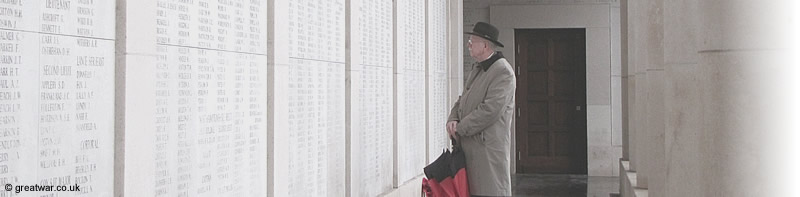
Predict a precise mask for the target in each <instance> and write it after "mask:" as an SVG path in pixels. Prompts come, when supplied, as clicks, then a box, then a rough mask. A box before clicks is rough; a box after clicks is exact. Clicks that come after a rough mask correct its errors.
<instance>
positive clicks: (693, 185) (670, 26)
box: [663, 0, 707, 196]
mask: <svg viewBox="0 0 800 197" xmlns="http://www.w3.org/2000/svg"><path fill="white" fill-rule="evenodd" d="M697 18H698V12H697V0H676V1H664V19H663V20H664V26H663V27H664V68H665V69H664V72H665V75H664V77H665V84H664V120H665V122H666V124H665V129H664V151H665V152H664V154H665V155H664V156H665V158H664V159H665V161H664V162H663V164H665V165H666V169H669V173H666V177H663V178H665V182H664V184H665V185H664V188H665V190H664V191H663V192H664V193H663V194H664V196H703V195H702V189H703V188H702V187H701V185H702V184H701V183H700V182H699V181H700V179H701V177H700V176H701V171H700V163H699V161H700V160H701V158H700V157H699V150H700V147H699V146H700V144H699V143H700V142H701V140H700V139H699V138H698V137H699V136H698V135H699V133H700V132H702V130H701V128H700V127H701V124H702V122H703V119H702V106H703V105H704V104H707V103H702V102H701V99H698V98H700V97H702V96H703V95H704V89H703V88H702V85H701V84H700V77H699V76H698V75H697V73H698V72H699V67H698V64H697V63H698V59H699V57H698V54H697V39H696V38H697V33H698V32H697Z"/></svg>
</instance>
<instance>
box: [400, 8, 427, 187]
mask: <svg viewBox="0 0 800 197" xmlns="http://www.w3.org/2000/svg"><path fill="white" fill-rule="evenodd" d="M395 9H397V10H396V11H395V12H396V14H397V16H396V20H397V22H396V25H397V36H396V37H397V40H396V42H397V49H396V50H397V52H396V54H397V56H396V58H397V59H395V61H396V68H395V69H396V75H397V90H396V91H397V117H396V118H397V130H396V131H395V132H397V147H398V148H397V149H398V150H397V163H398V166H397V168H398V169H397V171H398V172H397V174H398V175H397V182H398V183H403V182H405V181H408V180H410V179H411V178H414V177H415V176H417V175H419V173H420V169H422V168H423V167H425V164H426V160H427V159H426V158H425V157H424V156H422V155H425V152H426V151H425V147H426V145H425V143H426V141H425V135H426V131H425V122H426V120H425V113H426V111H425V108H424V107H421V106H425V66H426V65H425V64H426V59H425V50H426V49H425V24H426V23H425V1H424V0H409V1H398V2H396V7H395Z"/></svg>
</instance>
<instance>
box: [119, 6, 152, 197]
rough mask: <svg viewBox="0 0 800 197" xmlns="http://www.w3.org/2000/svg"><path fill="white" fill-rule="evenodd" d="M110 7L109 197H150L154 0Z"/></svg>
mask: <svg viewBox="0 0 800 197" xmlns="http://www.w3.org/2000/svg"><path fill="white" fill-rule="evenodd" d="M116 3H117V6H116V10H117V17H116V21H124V22H120V23H118V24H117V26H116V31H117V32H116V38H117V41H118V42H117V46H116V62H117V66H116V76H115V79H116V81H115V83H116V87H117V88H116V93H115V97H116V98H115V102H116V105H115V106H116V107H115V116H116V118H115V123H114V124H115V128H114V131H115V147H114V154H115V155H116V157H115V159H114V163H115V165H114V196H153V195H155V194H154V192H153V191H154V187H153V185H154V184H153V183H154V182H155V177H154V176H153V172H155V165H153V163H154V162H152V161H154V160H155V155H154V154H153V147H154V146H155V128H156V127H155V124H154V123H153V120H152V117H153V114H155V112H156V109H155V107H141V106H155V105H156V102H155V101H156V99H155V97H156V94H155V91H154V89H153V88H154V87H156V83H155V81H156V67H155V66H153V65H155V64H156V58H157V56H158V55H157V53H156V36H154V35H155V34H156V23H155V22H154V21H155V20H156V16H155V15H154V14H152V13H155V12H156V1H155V0H145V1H128V0H117V1H116ZM128 95H135V96H128ZM143 117H146V118H143ZM143 147H146V148H143ZM143 161H144V162H143Z"/></svg>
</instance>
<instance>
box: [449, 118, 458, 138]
mask: <svg viewBox="0 0 800 197" xmlns="http://www.w3.org/2000/svg"><path fill="white" fill-rule="evenodd" d="M456 126H458V121H455V120H452V121H450V122H447V133H449V134H450V137H458V136H456Z"/></svg>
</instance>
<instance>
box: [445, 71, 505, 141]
mask: <svg viewBox="0 0 800 197" xmlns="http://www.w3.org/2000/svg"><path fill="white" fill-rule="evenodd" d="M515 89H516V81H515V80H514V73H513V71H511V70H509V69H498V73H497V74H495V76H494V77H493V78H492V79H491V82H489V87H488V90H487V91H486V97H485V98H484V100H483V101H482V102H481V103H480V104H478V107H477V108H476V109H475V110H473V111H472V112H470V113H469V114H466V115H465V116H464V117H463V118H461V120H460V121H459V122H458V126H457V127H456V132H458V133H459V134H460V135H462V136H471V135H475V134H478V133H480V132H483V130H485V129H486V128H487V127H489V126H490V125H492V124H494V123H495V122H497V121H498V120H499V119H500V115H501V113H503V111H504V110H503V108H505V107H506V105H508V103H509V102H512V101H513V99H514V92H515Z"/></svg>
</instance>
